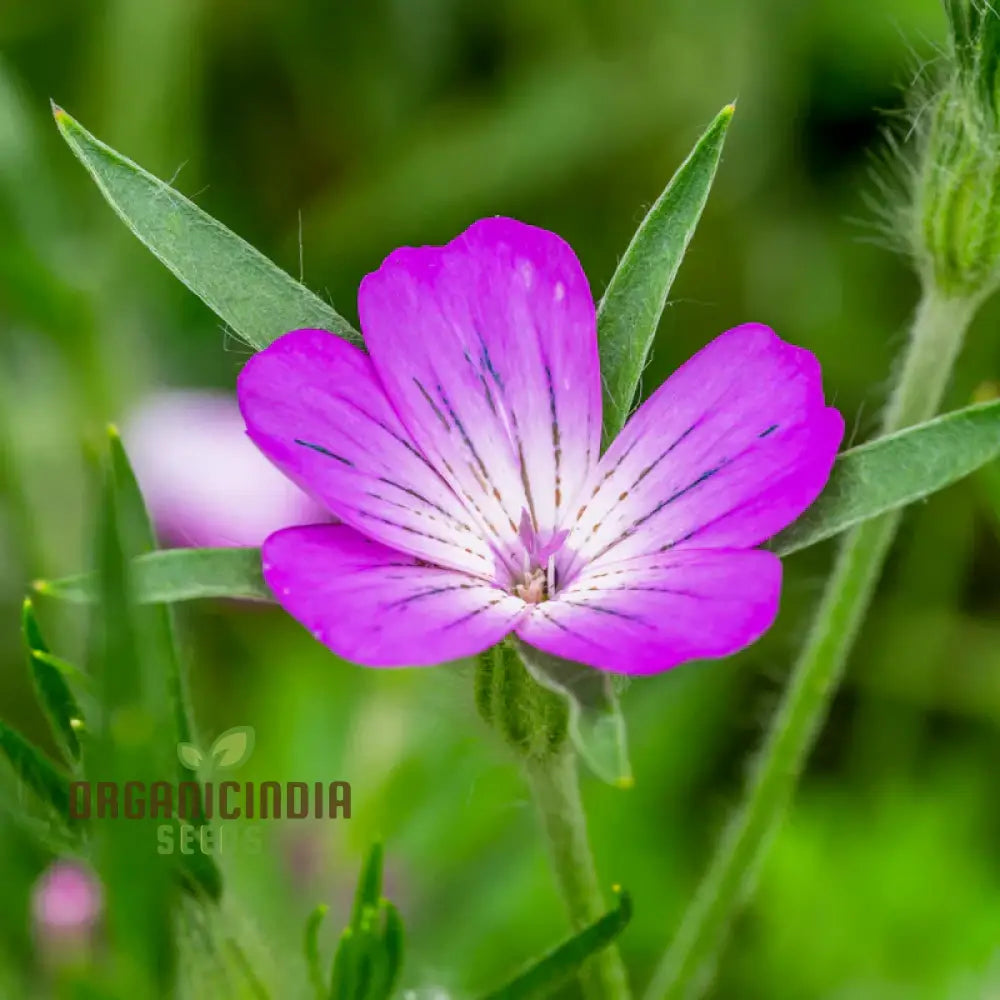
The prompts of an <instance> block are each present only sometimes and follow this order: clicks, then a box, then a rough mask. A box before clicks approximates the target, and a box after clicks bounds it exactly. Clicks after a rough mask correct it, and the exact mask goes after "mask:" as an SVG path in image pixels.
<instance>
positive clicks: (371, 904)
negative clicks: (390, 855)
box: [351, 840, 385, 931]
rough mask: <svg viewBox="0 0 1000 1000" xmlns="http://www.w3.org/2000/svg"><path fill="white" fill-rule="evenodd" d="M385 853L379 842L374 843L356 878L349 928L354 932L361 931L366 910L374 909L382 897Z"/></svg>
mask: <svg viewBox="0 0 1000 1000" xmlns="http://www.w3.org/2000/svg"><path fill="white" fill-rule="evenodd" d="M384 857H385V852H384V850H383V847H382V843H381V841H378V840H377V841H375V843H374V844H372V846H371V850H370V851H369V852H368V857H367V858H366V859H365V863H364V866H363V867H362V869H361V875H360V877H359V878H358V887H357V889H356V890H355V893H354V908H353V909H352V911H351V927H353V928H354V930H355V931H358V930H360V929H361V920H362V917H363V916H364V913H365V910H366V909H369V908H370V909H376V908H377V907H378V902H379V898H380V897H381V895H382V865H383V862H384Z"/></svg>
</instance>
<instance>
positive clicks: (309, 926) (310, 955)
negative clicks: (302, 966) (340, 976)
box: [303, 903, 329, 1000]
mask: <svg viewBox="0 0 1000 1000" xmlns="http://www.w3.org/2000/svg"><path fill="white" fill-rule="evenodd" d="M328 910H329V907H327V906H325V905H323V904H322V903H321V904H320V905H319V906H317V907H316V908H315V909H314V910H313V911H312V913H310V914H309V918H308V919H307V920H306V930H305V940H304V942H303V950H304V951H305V956H306V967H307V969H308V970H309V982H310V983H311V985H312V988H313V992H314V993H315V994H316V1000H326V996H327V989H326V983H325V981H324V976H323V962H322V959H321V958H320V954H319V929H320V926H321V925H322V923H323V919H324V918H325V917H326V914H327V912H328Z"/></svg>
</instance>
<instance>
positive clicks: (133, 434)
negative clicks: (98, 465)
mask: <svg viewBox="0 0 1000 1000" xmlns="http://www.w3.org/2000/svg"><path fill="white" fill-rule="evenodd" d="M122 439H123V441H124V443H125V447H126V449H127V450H128V455H129V459H130V460H131V462H132V466H133V468H134V469H135V474H136V478H137V479H138V480H139V486H140V488H141V489H142V492H143V495H144V497H145V498H146V504H147V506H148V507H149V511H150V515H151V516H152V518H153V521H154V523H155V525H156V529H157V532H158V534H159V535H160V538H161V540H162V541H164V542H165V543H167V544H169V545H183V546H233V545H260V544H261V542H263V541H264V539H265V538H266V537H267V536H268V535H269V534H271V532H273V531H276V530H277V529H278V528H286V527H288V526H289V525H293V524H310V523H315V522H317V521H328V520H329V519H330V518H329V514H327V513H326V512H325V511H324V510H323V508H322V507H320V506H319V504H317V503H316V502H315V501H313V500H312V499H311V498H310V497H309V496H308V495H307V494H305V493H303V492H302V491H301V490H300V489H298V487H296V486H294V485H293V484H292V483H291V482H290V481H289V480H288V479H286V478H285V477H284V476H283V475H282V474H281V473H280V472H278V470H277V469H275V468H274V466H272V465H271V463H270V462H268V461H267V459H266V458H264V456H263V455H261V453H260V452H259V451H258V450H257V448H256V447H255V446H254V444H253V443H252V442H251V441H250V439H249V438H248V437H247V436H246V430H245V427H244V423H243V418H242V417H241V416H240V411H239V409H238V407H237V405H236V399H235V397H233V396H231V395H229V394H228V393H225V392H213V391H210V390H209V391H205V390H194V389H172V390H162V391H160V392H156V393H154V394H152V395H151V396H148V397H147V398H146V399H145V400H144V401H143V402H142V403H141V404H140V405H139V406H138V407H137V408H136V409H135V410H134V411H133V412H132V413H131V414H130V416H129V417H128V418H127V419H126V421H125V423H124V426H123V428H122Z"/></svg>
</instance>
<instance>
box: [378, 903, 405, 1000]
mask: <svg viewBox="0 0 1000 1000" xmlns="http://www.w3.org/2000/svg"><path fill="white" fill-rule="evenodd" d="M379 906H380V908H381V910H382V912H383V914H384V925H383V928H382V953H383V959H384V960H383V969H384V981H383V983H382V986H383V989H384V993H383V1000H388V998H389V997H391V996H392V991H393V990H394V989H395V988H396V984H397V982H398V981H399V974H400V972H401V971H402V969H403V946H404V937H405V935H404V932H403V918H402V917H401V916H400V915H399V910H397V909H396V907H395V906H394V905H393V904H392V903H390V902H389V900H387V899H383V900H382V901H381V903H380V904H379ZM377 1000H378V998H377Z"/></svg>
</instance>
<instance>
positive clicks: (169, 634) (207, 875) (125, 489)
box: [108, 427, 252, 897]
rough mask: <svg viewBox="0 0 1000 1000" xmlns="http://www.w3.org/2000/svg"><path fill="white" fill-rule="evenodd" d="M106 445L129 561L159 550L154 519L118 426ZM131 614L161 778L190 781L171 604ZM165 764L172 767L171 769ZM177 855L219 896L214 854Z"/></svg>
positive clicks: (187, 715) (187, 723)
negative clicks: (182, 758) (182, 751)
mask: <svg viewBox="0 0 1000 1000" xmlns="http://www.w3.org/2000/svg"><path fill="white" fill-rule="evenodd" d="M108 449H109V455H110V470H109V471H110V489H111V490H112V492H113V497H114V499H113V502H114V510H115V515H116V527H117V530H118V536H119V539H120V540H121V544H122V548H123V551H124V552H125V554H126V555H127V556H128V557H129V558H130V560H131V559H135V558H137V557H140V556H148V555H150V554H151V553H153V552H154V551H155V550H156V537H155V534H154V531H153V523H152V520H151V518H150V516H149V512H148V511H147V509H146V503H145V501H144V500H143V497H142V493H141V491H140V489H139V483H138V481H137V480H136V477H135V473H134V471H133V470H132V465H131V463H130V462H129V459H128V455H127V454H126V453H125V448H124V446H123V445H122V441H121V437H120V436H119V434H118V432H117V430H116V429H115V428H114V427H110V428H109V433H108ZM129 570H130V572H129V580H128V586H129V592H128V600H129V602H130V604H131V602H132V601H134V600H135V599H136V598H135V593H134V587H135V584H134V583H133V582H132V573H131V565H130V567H129ZM137 603H140V602H137ZM129 613H130V618H131V624H132V627H133V629H134V631H135V639H136V642H137V645H138V650H139V651H141V652H140V655H139V656H138V658H137V661H136V665H137V667H138V668H139V670H140V673H141V676H140V678H139V679H138V680H139V685H140V692H139V695H138V698H139V703H140V704H142V706H143V709H144V711H145V712H146V714H147V717H148V719H149V720H150V724H151V732H152V735H153V741H152V746H151V750H152V753H153V755H154V757H155V766H156V768H157V769H158V770H159V771H160V772H161V773H160V777H162V778H166V777H168V775H169V773H171V772H172V773H173V774H175V775H176V776H177V778H178V780H182V781H186V780H190V777H191V776H190V775H189V774H187V773H186V772H184V771H183V770H182V769H181V766H180V762H179V761H178V758H177V747H178V745H179V744H180V743H189V742H191V740H192V722H191V709H190V706H189V704H188V696H187V689H186V684H185V680H184V676H183V673H182V670H181V663H180V653H179V651H178V645H177V635H176V629H175V627H174V619H173V609H172V608H171V607H169V606H168V605H166V604H149V603H147V604H146V605H145V606H144V607H130V612H129ZM251 749H252V748H251ZM167 768H170V771H169V772H168V771H167ZM192 821H193V822H194V823H195V824H196V825H199V826H200V825H201V817H193V818H192ZM179 858H180V863H181V866H182V868H183V869H184V873H185V875H186V876H187V877H188V878H190V879H191V880H192V882H193V883H194V884H195V885H198V884H200V885H201V888H202V889H204V890H205V891H206V892H207V893H209V895H211V896H212V897H217V896H218V894H219V892H220V889H221V875H220V873H219V870H218V866H217V865H216V863H215V860H214V858H212V857H211V855H209V854H205V853H202V852H201V851H195V852H193V853H190V854H187V853H184V852H181V854H180V855H179Z"/></svg>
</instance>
